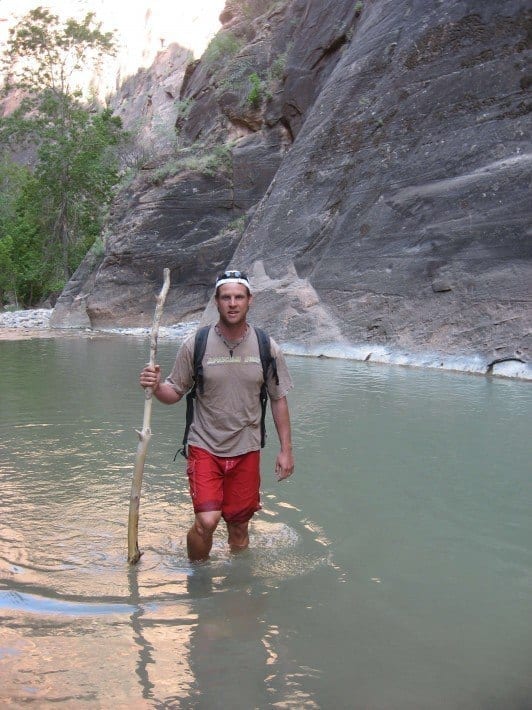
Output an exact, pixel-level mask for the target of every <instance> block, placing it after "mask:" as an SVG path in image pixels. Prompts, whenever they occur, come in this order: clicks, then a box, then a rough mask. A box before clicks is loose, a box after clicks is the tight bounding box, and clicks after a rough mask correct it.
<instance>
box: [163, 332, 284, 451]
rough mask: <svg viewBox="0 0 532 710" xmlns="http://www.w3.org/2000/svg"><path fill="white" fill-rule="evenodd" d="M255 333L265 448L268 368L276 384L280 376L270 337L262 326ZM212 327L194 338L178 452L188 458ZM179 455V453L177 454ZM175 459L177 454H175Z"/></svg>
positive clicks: (261, 436)
mask: <svg viewBox="0 0 532 710" xmlns="http://www.w3.org/2000/svg"><path fill="white" fill-rule="evenodd" d="M253 328H254V330H255V333H256V334H257V341H258V343H259V355H260V361H261V365H262V375H263V380H264V381H263V383H262V385H261V388H260V394H259V400H260V406H261V420H260V446H261V449H262V448H264V445H265V443H266V424H265V422H266V405H267V403H268V389H267V387H266V381H267V377H268V370H269V369H270V367H271V368H272V374H273V379H274V381H275V384H276V385H278V384H279V376H278V375H277V364H276V362H275V358H274V357H273V355H272V352H271V347H270V337H269V335H268V334H267V333H265V332H264V331H263V330H262V329H261V328H257V326H253ZM210 329H211V326H210V325H206V326H203V328H200V329H199V330H198V331H197V332H196V337H195V339H194V375H193V378H194V384H193V385H192V387H191V388H190V390H189V391H188V392H187V413H186V424H185V434H184V436H183V442H182V448H181V449H179V451H178V453H180V454H182V455H183V456H184V457H185V458H187V454H188V452H187V441H188V433H189V431H190V425H191V424H192V420H193V419H194V400H195V399H196V390H197V389H199V391H200V393H201V394H203V364H202V361H203V356H204V355H205V349H206V347H207V338H208V336H209V331H210ZM176 456H177V454H176ZM174 461H175V456H174Z"/></svg>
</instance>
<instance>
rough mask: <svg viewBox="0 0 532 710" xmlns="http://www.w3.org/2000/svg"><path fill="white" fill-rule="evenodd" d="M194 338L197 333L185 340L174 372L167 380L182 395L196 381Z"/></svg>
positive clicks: (178, 353) (173, 369) (176, 360)
mask: <svg viewBox="0 0 532 710" xmlns="http://www.w3.org/2000/svg"><path fill="white" fill-rule="evenodd" d="M194 340H195V334H194V335H191V336H190V337H188V338H187V339H186V340H185V341H184V342H183V344H182V345H181V347H180V348H179V350H178V352H177V356H176V359H175V363H174V366H173V368H172V372H171V373H170V374H169V375H168V377H167V378H166V380H165V382H167V383H168V384H169V385H171V386H172V387H173V388H174V390H175V391H176V392H177V394H180V395H183V394H185V392H188V390H189V389H190V388H191V387H192V383H193V381H194Z"/></svg>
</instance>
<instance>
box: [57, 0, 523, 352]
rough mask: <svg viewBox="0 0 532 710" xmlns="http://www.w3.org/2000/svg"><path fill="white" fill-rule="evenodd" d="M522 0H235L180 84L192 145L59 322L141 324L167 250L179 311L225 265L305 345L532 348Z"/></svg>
mask: <svg viewBox="0 0 532 710" xmlns="http://www.w3.org/2000/svg"><path fill="white" fill-rule="evenodd" d="M527 5H528V3H527V2H526V1H525V0H507V2H505V3H495V2H485V1H484V0H464V1H463V2H460V3H442V2H439V1H438V0H428V1H425V0H424V1H423V2H422V1H421V0H395V1H394V2H389V1H388V0H373V1H367V2H358V3H355V2H352V0H345V1H344V0H334V2H333V1H330V2H327V1H324V0H319V1H318V0H292V1H291V2H269V3H268V2H266V3H265V2H259V1H258V0H249V1H248V2H244V1H241V2H237V1H236V0H231V1H229V2H227V3H226V7H225V10H224V12H223V13H222V16H221V20H222V22H223V29H222V30H221V32H220V33H219V35H218V36H217V37H216V39H215V40H214V41H213V43H211V46H210V47H209V48H208V50H207V52H206V53H205V55H204V56H203V58H202V60H201V61H199V62H195V63H192V64H191V65H189V66H188V68H187V70H186V71H185V73H184V78H183V82H182V85H181V87H180V88H179V87H175V90H176V91H178V90H179V92H180V99H181V100H180V112H179V115H178V117H177V123H176V125H177V130H178V132H179V150H178V151H177V152H176V153H175V154H174V155H172V156H168V155H166V156H161V157H160V158H159V160H158V162H157V163H156V164H153V165H147V166H146V169H145V170H143V171H141V173H140V175H139V176H138V177H137V179H136V180H135V182H134V183H133V184H132V185H131V186H130V187H129V188H128V189H126V190H124V191H123V192H122V194H121V195H120V196H119V198H118V199H117V201H116V204H115V205H114V209H113V214H112V217H111V220H110V222H109V229H108V231H109V236H108V239H107V248H106V253H105V255H104V256H103V258H101V259H96V260H95V257H94V256H90V257H89V259H88V261H87V264H84V265H82V268H81V269H80V273H79V274H77V275H76V276H75V278H74V279H73V281H72V282H71V283H70V284H69V285H68V286H67V288H66V289H65V292H64V293H63V295H62V296H61V298H60V300H59V302H58V305H57V306H56V309H55V312H54V316H53V321H54V324H55V325H75V324H76V323H81V322H88V321H90V323H92V325H94V326H98V325H101V324H107V325H109V324H127V325H146V324H148V323H149V322H150V320H151V316H152V313H153V304H154V295H155V293H156V292H157V291H158V289H159V287H160V281H161V275H162V268H163V267H164V266H168V267H170V268H171V271H172V283H173V286H172V291H171V294H170V296H169V297H168V300H167V306H166V307H165V318H166V322H167V323H169V322H176V321H179V320H183V319H197V318H199V317H200V316H201V314H202V313H203V312H204V309H205V307H206V306H207V304H208V301H209V297H210V295H211V290H212V283H213V279H214V276H215V274H216V273H217V272H218V271H219V270H220V269H222V268H225V267H226V266H227V265H229V264H231V265H232V266H238V267H240V268H246V269H248V270H249V272H250V273H251V275H252V279H253V282H254V288H255V293H256V296H255V304H254V319H255V320H256V321H257V322H261V323H262V324H263V325H265V326H266V327H267V328H268V329H269V330H270V331H271V333H272V334H273V335H274V337H276V338H277V339H278V340H279V341H281V342H285V343H292V344H293V345H294V346H296V347H297V346H299V347H300V349H301V351H307V352H314V353H334V352H337V351H339V350H340V349H343V351H344V352H351V354H352V355H353V356H355V357H362V358H364V359H368V358H371V359H379V358H380V355H379V353H382V352H383V350H385V349H388V350H390V349H391V350H394V351H395V352H397V353H426V354H427V363H428V364H439V362H437V361H439V360H440V359H441V361H442V362H443V361H445V359H446V358H456V357H458V356H460V355H469V356H477V357H478V358H479V359H480V360H481V361H482V362H484V363H485V364H486V365H487V363H489V362H492V361H493V360H495V359H500V358H519V359H522V360H527V359H528V358H529V355H530V352H529V347H530V343H529V341H528V340H527V338H528V337H529V335H528V333H529V330H530V300H531V299H530V296H531V289H530V284H531V282H532V279H531V277H532V273H531V267H530V255H531V249H530V239H529V235H528V233H527V226H528V222H529V214H530V208H529V192H528V191H529V180H530V166H531V162H532V154H531V151H530V133H529V128H530V123H529V116H528V112H529V106H530V96H529V93H528V90H529V83H530V74H527V71H526V63H527V58H529V44H528V43H529V37H530V34H529V33H530V13H529V12H528V11H527ZM90 259H92V263H91V264H89V260H90ZM211 314H212V305H211V306H209V307H208V308H207V311H206V312H205V314H204V318H206V319H208V318H209V317H210V315H211ZM399 359H400V358H399Z"/></svg>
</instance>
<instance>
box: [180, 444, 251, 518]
mask: <svg viewBox="0 0 532 710" xmlns="http://www.w3.org/2000/svg"><path fill="white" fill-rule="evenodd" d="M187 476H188V483H189V488H190V497H191V498H192V503H193V504H194V512H195V513H206V512H208V511H212V510H221V511H222V517H223V519H224V520H225V521H226V522H228V523H245V522H247V521H248V520H250V519H251V518H252V517H253V514H254V513H256V512H257V510H260V507H261V506H260V493H259V488H260V452H259V451H249V452H248V453H247V454H241V455H240V456H235V457H234V458H228V457H225V456H215V455H214V454H211V453H210V452H209V451H205V449H200V448H199V447H197V446H189V447H188V459H187Z"/></svg>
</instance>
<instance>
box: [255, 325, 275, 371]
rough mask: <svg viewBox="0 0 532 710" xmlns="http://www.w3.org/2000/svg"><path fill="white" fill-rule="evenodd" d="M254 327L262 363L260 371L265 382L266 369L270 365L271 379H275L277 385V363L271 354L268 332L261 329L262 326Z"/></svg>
mask: <svg viewBox="0 0 532 710" xmlns="http://www.w3.org/2000/svg"><path fill="white" fill-rule="evenodd" d="M254 328H255V333H256V334H257V340H258V342H259V354H260V361H261V363H262V373H263V375H264V382H266V379H267V377H268V370H269V369H270V367H271V368H272V373H273V379H274V380H275V384H276V385H278V384H279V376H278V375H277V363H276V360H275V358H274V357H273V355H272V348H271V342H270V336H269V335H268V333H266V332H265V331H264V330H262V328H258V327H257V326H254Z"/></svg>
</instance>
